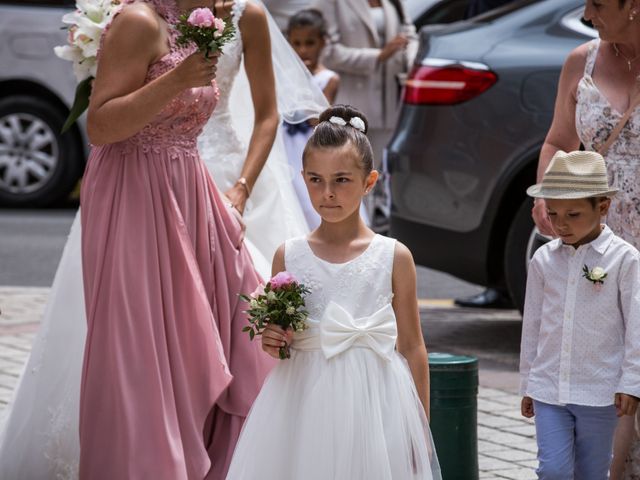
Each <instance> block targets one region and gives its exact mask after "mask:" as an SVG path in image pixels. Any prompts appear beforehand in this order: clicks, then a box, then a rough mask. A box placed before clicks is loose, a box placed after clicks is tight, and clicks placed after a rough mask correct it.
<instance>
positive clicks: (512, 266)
mask: <svg viewBox="0 0 640 480" xmlns="http://www.w3.org/2000/svg"><path fill="white" fill-rule="evenodd" d="M532 207H533V201H532V200H531V199H529V198H528V199H526V200H525V201H524V202H522V204H521V205H520V207H519V208H518V211H517V212H516V214H515V216H514V217H513V221H512V222H511V226H510V227H509V232H508V233H507V241H506V243H505V250H504V267H505V271H504V275H505V279H506V283H507V288H508V289H509V294H510V295H511V299H512V300H513V303H514V304H515V306H516V307H517V308H518V309H520V311H521V312H522V310H523V309H524V297H525V289H526V285H527V265H528V263H529V258H528V255H529V254H531V247H530V244H529V243H530V239H531V236H532V233H533V231H534V226H535V225H534V223H533V218H532V217H531V209H532Z"/></svg>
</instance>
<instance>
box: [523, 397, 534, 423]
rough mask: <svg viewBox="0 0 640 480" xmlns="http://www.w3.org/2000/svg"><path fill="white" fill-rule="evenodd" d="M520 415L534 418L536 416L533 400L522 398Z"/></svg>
mask: <svg viewBox="0 0 640 480" xmlns="http://www.w3.org/2000/svg"><path fill="white" fill-rule="evenodd" d="M520 413H522V416H523V417H527V418H533V416H534V415H535V412H534V411H533V398H531V397H522V402H520Z"/></svg>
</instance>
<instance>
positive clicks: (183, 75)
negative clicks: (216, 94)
mask: <svg viewBox="0 0 640 480" xmlns="http://www.w3.org/2000/svg"><path fill="white" fill-rule="evenodd" d="M218 56H219V54H217V55H213V56H211V57H205V55H204V53H202V52H195V53H193V54H191V55H189V56H188V57H187V58H185V59H184V60H183V61H182V63H181V64H180V65H178V66H177V67H176V68H175V69H174V70H173V75H174V76H175V78H176V79H177V81H178V82H180V84H181V86H182V87H183V88H184V89H187V88H196V87H207V86H209V85H211V82H212V81H213V79H214V78H216V68H217V63H218Z"/></svg>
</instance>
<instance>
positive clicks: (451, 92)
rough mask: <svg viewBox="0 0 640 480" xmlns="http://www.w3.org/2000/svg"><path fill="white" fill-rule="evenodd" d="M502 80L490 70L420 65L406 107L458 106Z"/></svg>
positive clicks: (410, 84)
mask: <svg viewBox="0 0 640 480" xmlns="http://www.w3.org/2000/svg"><path fill="white" fill-rule="evenodd" d="M497 80H498V76H497V75H496V74H495V73H493V72H492V71H491V70H488V69H486V70H485V69H476V68H470V67H466V66H464V65H450V66H432V65H419V66H417V67H414V68H413V70H411V73H410V74H409V78H408V79H407V83H406V86H405V89H404V103H408V104H410V105H454V104H456V103H462V102H466V101H467V100H470V99H472V98H474V97H476V96H478V95H480V94H481V93H482V92H484V91H486V90H487V89H489V88H490V87H491V86H492V85H493V84H494V83H496V81H497Z"/></svg>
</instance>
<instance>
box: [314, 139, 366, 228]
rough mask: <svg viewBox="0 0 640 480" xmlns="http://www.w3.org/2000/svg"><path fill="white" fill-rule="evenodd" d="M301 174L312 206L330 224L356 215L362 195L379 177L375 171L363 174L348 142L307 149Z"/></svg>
mask: <svg viewBox="0 0 640 480" xmlns="http://www.w3.org/2000/svg"><path fill="white" fill-rule="evenodd" d="M302 175H303V176H304V181H305V183H306V185H307V190H308V191H309V197H310V198H311V203H312V205H313V208H314V209H315V210H316V212H318V213H319V214H320V216H321V217H322V220H323V221H326V222H329V223H338V222H341V221H343V220H346V219H349V218H357V217H358V216H359V215H360V203H361V202H362V197H363V196H364V195H366V194H367V193H368V192H369V191H370V190H371V188H372V187H373V185H374V184H375V183H376V180H377V179H378V172H376V171H375V170H373V171H372V172H371V173H369V174H368V175H365V173H364V171H363V170H362V167H361V165H360V158H359V156H358V153H357V151H356V149H355V147H354V146H353V145H352V144H351V143H349V142H347V143H346V144H345V145H343V146H342V147H336V148H313V149H311V150H309V151H308V152H307V157H306V159H305V166H304V170H303V171H302Z"/></svg>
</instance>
